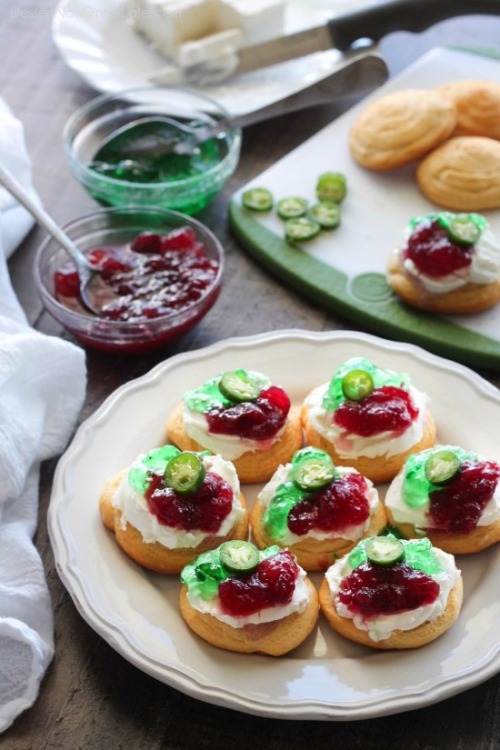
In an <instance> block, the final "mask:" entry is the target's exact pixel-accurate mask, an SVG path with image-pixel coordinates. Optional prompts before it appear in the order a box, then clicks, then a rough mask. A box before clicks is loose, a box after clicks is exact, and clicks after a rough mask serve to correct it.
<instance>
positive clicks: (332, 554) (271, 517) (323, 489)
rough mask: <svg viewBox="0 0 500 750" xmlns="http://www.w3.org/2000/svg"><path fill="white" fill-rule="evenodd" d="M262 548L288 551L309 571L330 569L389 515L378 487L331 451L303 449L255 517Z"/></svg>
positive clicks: (281, 471) (269, 487)
mask: <svg viewBox="0 0 500 750" xmlns="http://www.w3.org/2000/svg"><path fill="white" fill-rule="evenodd" d="M250 522H251V528H252V533H253V535H254V538H255V540H256V542H257V544H258V546H259V547H267V546H269V545H273V544H278V545H279V546H280V547H286V548H287V549H289V550H290V552H292V553H293V554H294V555H295V557H296V558H297V562H298V563H299V565H301V566H302V567H303V568H305V570H307V571H313V570H326V569H327V568H328V567H329V566H330V565H331V564H332V562H334V561H335V560H336V559H337V558H338V557H342V555H344V554H345V553H346V552H348V551H349V550H350V549H352V548H353V547H354V545H355V543H356V542H357V541H359V539H361V538H362V537H364V536H373V535H375V534H378V533H379V532H380V531H381V530H382V529H383V528H384V526H385V524H386V516H385V511H384V507H383V505H382V503H381V502H380V501H379V497H378V492H377V490H376V489H375V487H374V486H373V483H372V482H371V481H370V480H369V479H366V478H365V477H363V476H362V475H361V474H359V473H358V472H357V471H356V470H355V469H352V468H350V467H344V466H339V467H336V466H334V464H333V461H332V459H331V457H330V456H329V455H328V453H325V452H324V451H322V450H319V449H317V448H302V449H301V450H299V451H297V452H296V453H295V455H294V457H293V458H292V462H291V463H289V464H286V465H285V466H280V467H279V468H278V469H277V470H276V472H275V473H274V475H273V477H272V478H271V480H270V482H268V484H266V486H265V487H264V488H263V489H262V491H261V492H260V494H259V496H258V500H257V502H256V503H255V505H254V507H253V510H252V513H251V516H250Z"/></svg>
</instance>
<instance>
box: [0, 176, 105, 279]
mask: <svg viewBox="0 0 500 750" xmlns="http://www.w3.org/2000/svg"><path fill="white" fill-rule="evenodd" d="M0 184H1V185H3V187H4V188H5V189H6V190H7V191H8V192H9V193H10V194H11V195H12V196H14V198H16V200H17V201H19V203H20V204H21V205H22V206H24V208H26V209H27V210H28V211H29V213H30V214H31V215H32V216H34V218H35V219H36V220H37V222H38V223H39V224H40V225H41V226H43V227H44V228H45V229H46V230H47V232H48V233H49V234H50V235H52V237H54V239H55V240H56V241H57V242H58V243H59V244H60V245H62V246H63V247H64V249H65V250H67V252H68V253H69V255H70V256H71V257H72V258H73V260H74V261H75V263H76V265H77V267H78V268H81V267H85V268H88V267H90V264H89V262H88V260H87V258H86V257H85V255H84V254H83V253H82V252H80V250H79V249H78V248H77V247H76V245H75V244H74V243H73V242H72V241H71V240H70V238H69V237H68V236H67V235H66V234H65V233H64V232H63V231H62V230H61V229H60V228H59V227H58V225H57V224H56V222H55V221H54V219H53V218H52V217H51V216H49V214H48V213H47V212H46V211H45V210H44V209H43V208H42V207H41V206H40V204H39V203H37V202H36V201H35V200H34V199H33V198H32V197H31V196H30V195H29V194H28V193H27V192H26V190H25V189H24V188H23V187H22V186H21V185H20V184H19V182H18V181H17V180H16V179H15V177H14V176H13V175H12V174H11V173H10V172H9V170H8V169H6V168H5V167H4V166H3V165H2V164H0Z"/></svg>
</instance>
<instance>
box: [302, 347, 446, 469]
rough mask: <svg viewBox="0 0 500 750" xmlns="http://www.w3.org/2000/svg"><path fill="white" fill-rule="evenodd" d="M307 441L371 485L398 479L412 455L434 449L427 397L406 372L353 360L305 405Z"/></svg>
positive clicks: (303, 409) (319, 388) (363, 360)
mask: <svg viewBox="0 0 500 750" xmlns="http://www.w3.org/2000/svg"><path fill="white" fill-rule="evenodd" d="M302 423H303V425H304V430H305V434H306V443H307V444H309V445H311V446H315V447H316V448H320V449H321V450H324V451H326V453H328V454H329V455H330V456H331V457H332V459H333V462H334V463H335V465H338V466H351V467H352V468H354V469H356V470H357V471H359V473H360V474H363V476H365V477H368V479H371V481H372V482H375V483H378V482H387V481H389V480H391V479H393V478H394V477H395V475H396V474H397V473H398V471H399V470H400V468H401V467H402V465H403V464H404V462H405V459H406V458H407V456H408V455H409V454H410V453H414V452H416V451H419V450H423V449H424V448H429V447H431V446H432V445H434V442H435V439H436V428H435V425H434V419H433V418H432V415H431V413H430V412H429V411H428V409H427V396H426V395H425V394H424V393H422V392H421V391H419V390H417V389H416V388H415V387H414V386H413V385H412V384H411V381H410V378H409V376H408V375H406V374H401V373H397V372H393V371H392V370H383V369H381V368H380V367H378V366H376V365H375V364H373V362H371V361H370V360H368V359H366V358H364V357H352V358H351V359H349V360H347V362H344V363H343V364H342V365H340V367H338V368H337V370H336V371H335V372H334V374H333V377H332V379H331V381H330V383H324V384H323V385H320V386H318V387H317V388H315V389H314V390H313V391H312V392H311V393H310V394H309V395H308V396H307V398H306V400H305V402H304V405H303V407H302Z"/></svg>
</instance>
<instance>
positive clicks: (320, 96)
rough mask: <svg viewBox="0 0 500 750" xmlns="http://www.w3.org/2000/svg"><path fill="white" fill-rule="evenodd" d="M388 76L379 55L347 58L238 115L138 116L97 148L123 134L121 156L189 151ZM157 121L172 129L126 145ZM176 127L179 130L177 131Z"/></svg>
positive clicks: (360, 90) (357, 91) (377, 83)
mask: <svg viewBox="0 0 500 750" xmlns="http://www.w3.org/2000/svg"><path fill="white" fill-rule="evenodd" d="M387 77H388V70H387V65H386V63H385V62H384V60H383V59H382V58H381V57H379V56H378V55H374V54H372V55H366V54H364V55H362V56H361V57H359V56H358V57H357V58H355V59H351V60H347V61H346V62H345V64H344V65H343V66H342V67H339V68H336V69H335V71H334V72H333V73H331V74H330V75H329V76H326V77H325V78H322V79H321V80H319V81H316V83H313V84H311V85H310V86H306V87H304V88H302V89H300V90H299V91H297V92H295V93H293V94H290V95H289V96H285V97H283V98H282V99H278V101H275V102H272V103H271V104H269V105H267V106H265V107H261V108H260V109H256V110H253V111H251V112H247V113H246V114H244V115H240V116H238V117H225V118H222V119H219V120H213V119H212V120H211V121H209V122H208V123H207V124H204V123H202V122H200V124H198V125H196V126H195V127H193V126H191V125H189V124H188V123H185V122H182V121H181V120H177V119H175V118H174V117H169V116H166V115H161V114H158V115H149V116H147V117H142V118H138V119H137V120H134V121H133V122H130V123H127V124H126V125H123V126H122V127H121V128H119V129H118V130H115V131H114V132H113V133H111V134H110V135H109V136H108V137H107V138H106V139H105V140H104V141H103V142H102V143H101V145H100V147H99V151H101V150H102V149H103V148H104V147H105V146H106V145H108V144H109V143H110V142H111V141H114V140H115V139H116V138H118V137H121V136H125V138H124V141H125V149H124V153H123V156H124V158H128V159H130V160H132V161H133V160H134V157H139V156H146V155H147V156H156V157H157V156H162V155H163V154H169V153H174V154H187V155H189V154H192V153H193V152H195V151H196V149H197V148H198V146H199V145H200V143H202V142H203V141H206V140H208V139H209V138H215V137H217V136H218V135H221V134H222V133H224V132H226V131H227V130H229V129H232V128H243V127H245V126H247V125H254V124H255V123H258V122H263V121H265V120H269V119H271V118H272V117H277V116H278V115H283V114H289V113H291V112H297V111H299V110H302V109H305V108H306V107H314V106H317V105H319V104H332V103H333V102H334V101H335V100H337V99H339V98H341V97H345V96H353V95H355V94H361V93H366V92H368V91H372V90H373V89H374V88H376V87H377V86H380V85H381V84H382V83H384V82H385V81H386V80H387ZM156 123H158V124H165V125H168V126H169V128H171V131H172V132H168V133H166V134H165V136H162V134H161V131H160V132H152V133H149V134H145V135H143V136H140V137H139V138H138V139H137V141H136V143H135V144H133V145H131V146H127V144H126V140H127V138H126V136H127V134H129V133H130V132H131V131H133V130H134V129H135V128H137V127H140V126H141V125H149V124H156ZM175 131H178V134H176V132H175ZM118 151H119V150H118Z"/></svg>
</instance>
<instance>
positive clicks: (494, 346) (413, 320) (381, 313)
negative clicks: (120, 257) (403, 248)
mask: <svg viewBox="0 0 500 750" xmlns="http://www.w3.org/2000/svg"><path fill="white" fill-rule="evenodd" d="M455 49H462V50H463V49H464V48H463V47H460V48H458V47H457V48H455ZM466 51H468V52H469V53H471V52H472V53H473V54H481V55H483V56H486V57H491V58H496V59H500V50H491V49H478V48H467V49H466ZM229 223H230V227H231V230H232V232H233V234H234V236H235V237H236V239H237V240H238V242H239V243H240V244H241V245H242V247H244V248H245V249H246V250H247V252H248V253H249V254H250V255H251V256H253V257H254V258H255V259H256V260H257V261H259V262H260V263H261V264H262V265H263V266H264V267H265V268H266V269H267V270H269V271H270V272H271V273H272V274H273V275H275V276H277V277H278V278H279V279H281V280H282V281H284V282H285V283H287V284H288V285H289V286H291V287H292V288H294V289H296V290H297V291H298V292H299V293H300V294H302V295H303V296H305V297H307V298H309V299H311V300H312V301H313V302H316V303H318V304H319V305H321V306H323V307H324V308H326V309H328V310H332V311H334V312H338V313H340V314H342V315H343V316H345V317H346V318H349V319H350V320H353V321H354V322H356V323H358V324H360V325H361V326H363V327H366V328H367V329H370V330H373V331H374V332H375V333H377V334H380V335H382V336H385V337H386V338H391V339H394V340H397V341H400V340H405V341H410V342H412V343H415V344H418V345H420V346H423V347H424V348H426V349H428V350H429V351H432V352H435V353H436V354H439V355H441V356H445V357H449V358H451V359H456V360H458V361H460V362H463V363H465V364H468V365H472V366H473V367H476V368H478V367H481V368H483V367H484V368H492V369H495V370H500V341H496V340H495V339H492V338H489V337H488V336H485V335H482V334H480V333H477V332H475V331H471V330H468V329H466V328H463V327H461V326H459V325H457V324H455V323H453V322H451V321H450V320H448V319H445V318H442V317H440V316H437V315H435V314H430V313H429V314H426V313H423V312H417V311H413V310H412V309H411V308H408V307H406V306H405V305H404V304H402V303H401V302H400V301H399V300H398V298H397V297H396V296H395V295H394V293H393V292H392V291H391V289H390V288H389V286H388V285H387V282H386V279H385V276H384V275H383V274H381V273H377V272H376V271H368V272H367V273H362V274H359V275H357V276H355V277H353V278H349V277H348V276H347V275H346V274H345V273H343V272H342V271H339V270H337V269H336V268H334V267H333V266H330V265H328V264H326V263H324V262H323V261H321V260H318V259H316V258H314V257H312V256H311V255H309V254H308V253H307V251H305V250H302V249H300V248H297V247H293V246H291V245H289V244H288V243H287V242H286V241H285V240H284V239H282V238H281V237H279V236H278V235H276V234H275V233H274V232H271V231H270V230H269V229H267V228H266V227H265V226H264V225H263V224H261V223H260V222H259V221H258V219H257V218H256V217H255V215H254V214H253V213H252V212H250V211H247V210H245V209H244V208H242V207H241V204H240V200H239V198H237V197H235V198H232V199H231V201H230V203H229Z"/></svg>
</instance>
